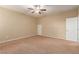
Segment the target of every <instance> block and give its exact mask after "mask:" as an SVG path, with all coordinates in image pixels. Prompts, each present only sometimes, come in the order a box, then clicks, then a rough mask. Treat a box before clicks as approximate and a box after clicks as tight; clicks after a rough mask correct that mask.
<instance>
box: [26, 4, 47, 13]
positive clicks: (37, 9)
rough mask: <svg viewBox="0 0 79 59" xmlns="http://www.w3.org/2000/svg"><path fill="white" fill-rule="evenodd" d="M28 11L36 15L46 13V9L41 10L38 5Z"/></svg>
mask: <svg viewBox="0 0 79 59" xmlns="http://www.w3.org/2000/svg"><path fill="white" fill-rule="evenodd" d="M28 9H29V10H31V13H38V14H42V13H43V12H44V11H46V9H43V8H41V6H40V5H33V8H28Z"/></svg>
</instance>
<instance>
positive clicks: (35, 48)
mask: <svg viewBox="0 0 79 59" xmlns="http://www.w3.org/2000/svg"><path fill="white" fill-rule="evenodd" d="M0 53H4V54H5V53H11V54H13V53H14V54H15V53H17V54H21V53H22V54H28V53H29V54H30V53H32V54H33V53H34V54H36V53H38V54H40V53H41V54H43V53H46V54H50V53H51V54H52V53H79V43H78V42H73V41H67V40H63V39H55V38H49V37H44V36H33V37H30V38H24V39H19V40H14V41H10V42H6V43H2V44H0Z"/></svg>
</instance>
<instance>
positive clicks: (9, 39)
mask: <svg viewBox="0 0 79 59" xmlns="http://www.w3.org/2000/svg"><path fill="white" fill-rule="evenodd" d="M32 36H35V35H30V36H22V37H17V38H13V39H8V40H5V41H1V42H0V44H1V43H6V42H9V41H14V40H19V39H23V38H29V37H32Z"/></svg>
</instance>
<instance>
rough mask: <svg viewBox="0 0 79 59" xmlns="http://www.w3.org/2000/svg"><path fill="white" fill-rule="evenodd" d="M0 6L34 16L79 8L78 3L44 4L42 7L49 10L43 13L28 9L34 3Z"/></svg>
mask: <svg viewBox="0 0 79 59" xmlns="http://www.w3.org/2000/svg"><path fill="white" fill-rule="evenodd" d="M0 7H3V8H7V9H10V10H14V11H17V12H20V13H24V14H26V15H29V16H33V17H42V16H45V15H50V14H54V13H59V12H64V11H68V10H71V9H74V8H77V7H78V6H77V5H44V6H43V7H42V8H45V9H47V11H46V12H44V13H43V14H41V15H39V14H33V13H31V12H30V10H28V8H29V7H32V5H0Z"/></svg>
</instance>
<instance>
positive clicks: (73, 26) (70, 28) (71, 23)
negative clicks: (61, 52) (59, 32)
mask: <svg viewBox="0 0 79 59" xmlns="http://www.w3.org/2000/svg"><path fill="white" fill-rule="evenodd" d="M66 39H67V40H72V41H77V17H72V18H67V19H66Z"/></svg>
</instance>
